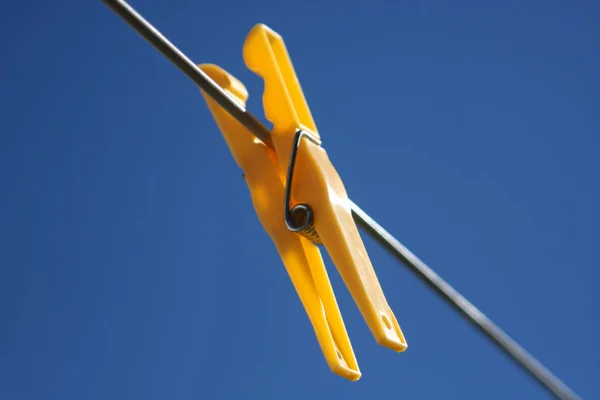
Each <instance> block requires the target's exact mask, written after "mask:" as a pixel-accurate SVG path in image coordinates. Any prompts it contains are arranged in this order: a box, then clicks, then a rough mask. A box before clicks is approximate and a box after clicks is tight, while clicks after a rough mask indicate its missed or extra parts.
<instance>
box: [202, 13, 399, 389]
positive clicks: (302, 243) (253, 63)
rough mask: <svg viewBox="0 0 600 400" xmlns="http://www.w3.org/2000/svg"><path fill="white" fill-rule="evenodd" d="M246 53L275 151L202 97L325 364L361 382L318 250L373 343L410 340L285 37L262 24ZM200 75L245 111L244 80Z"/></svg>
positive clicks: (216, 70)
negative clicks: (387, 295)
mask: <svg viewBox="0 0 600 400" xmlns="http://www.w3.org/2000/svg"><path fill="white" fill-rule="evenodd" d="M243 54H244V60H245V62H246V65H247V66H248V67H249V68H250V70H252V71H253V72H255V73H256V74H258V75H259V76H261V77H262V78H263V80H264V83H265V90H264V95H263V106H264V111H265V116H266V118H267V119H268V120H269V121H271V122H272V123H273V130H272V133H271V139H272V142H273V146H272V148H270V147H268V146H266V145H265V144H264V143H262V142H261V141H259V140H257V139H255V138H254V137H253V136H252V134H251V133H250V132H249V131H248V130H247V129H246V128H244V127H243V126H242V125H241V124H240V123H239V122H237V121H236V120H235V119H234V118H233V117H232V116H231V115H229V114H228V113H227V112H226V111H225V110H224V109H223V108H221V106H219V105H218V104H217V103H216V102H215V101H214V100H212V99H211V98H210V97H209V96H207V95H206V94H205V93H204V92H203V95H204V98H205V99H206V101H207V103H208V106H209V108H210V110H211V112H212V113H213V116H214V117H215V120H216V122H217V125H218V126H219V128H220V130H221V132H222V134H223V136H224V137H225V140H226V142H227V144H228V146H229V148H230V150H231V152H232V155H233V157H234V159H235V160H236V162H237V164H238V166H239V167H240V168H241V169H242V170H243V171H244V176H245V179H246V183H247V185H248V188H249V190H250V194H251V197H252V201H253V204H254V207H255V209H256V213H257V215H258V217H259V219H260V221H261V223H262V225H263V227H264V229H265V230H266V231H267V233H268V234H269V235H270V237H271V239H272V240H273V242H274V244H275V246H276V247H277V250H278V252H279V254H280V256H281V258H282V260H283V263H284V265H285V267H286V269H287V271H288V274H289V276H290V278H291V280H292V283H293V284H294V287H295V288H296V291H297V293H298V295H299V297H300V299H301V301H302V304H303V305H304V308H305V310H306V312H307V314H308V316H309V319H310V321H311V322H312V324H313V328H314V330H315V334H316V336H317V340H318V341H319V344H320V346H321V350H322V352H323V354H324V356H325V359H326V360H327V362H328V364H329V367H330V368H331V370H332V371H333V372H334V373H336V374H338V375H341V376H343V377H345V378H347V379H350V380H357V379H359V378H360V376H361V373H360V370H359V368H358V364H357V361H356V357H355V355H354V352H353V349H352V345H351V343H350V340H349V338H348V334H347V331H346V328H345V326H344V322H343V319H342V316H341V313H340V310H339V307H338V305H337V301H336V299H335V294H334V292H333V289H332V287H331V283H330V281H329V277H328V275H327V271H326V269H325V266H324V263H323V260H322V258H321V253H320V250H319V247H318V246H319V245H323V246H324V247H325V248H326V249H327V252H328V253H329V255H330V257H331V259H332V260H333V262H334V264H335V265H336V267H337V269H338V271H339V272H340V274H341V276H342V279H343V280H344V282H345V284H346V286H347V287H348V289H349V291H350V293H351V295H352V297H353V299H354V301H355V302H356V304H357V306H358V307H359V309H360V312H361V314H362V315H363V318H364V319H365V321H366V322H367V324H368V326H369V328H370V330H371V332H372V334H373V336H374V337H375V340H376V341H377V343H379V344H381V345H383V346H386V347H388V348H391V349H393V350H395V351H398V352H402V351H404V350H406V348H407V344H406V340H405V339H404V335H403V333H402V330H401V329H400V326H399V325H398V322H397V320H396V317H395V316H394V313H393V312H392V310H391V309H390V307H389V305H388V303H387V301H386V299H385V296H384V294H383V290H382V289H381V286H380V284H379V281H378V279H377V276H376V274H375V272H374V270H373V266H372V265H371V261H370V260H369V256H368V255H367V252H366V249H365V247H364V244H363V242H362V240H361V237H360V234H359V232H358V228H357V227H356V224H355V223H354V220H353V218H352V214H351V208H350V202H349V199H348V196H347V194H346V190H345V188H344V185H343V183H342V181H341V179H340V177H339V175H338V173H337V172H336V170H335V168H334V167H333V165H332V164H331V162H330V160H329V157H328V156H327V153H326V151H325V150H324V149H323V147H322V146H321V138H320V135H319V133H318V130H317V127H316V125H315V122H314V120H313V118H312V115H311V112H310V109H309V107H308V104H307V102H306V100H305V98H304V94H303V92H302V88H301V86H300V83H299V81H298V78H297V76H296V73H295V71H294V67H293V65H292V62H291V60H290V57H289V55H288V52H287V49H286V47H285V43H284V41H283V39H282V38H281V36H279V35H278V34H277V33H276V32H274V31H273V30H271V29H270V28H268V27H267V26H265V25H263V24H259V25H256V26H255V27H254V28H253V29H252V30H251V31H250V33H249V34H248V36H247V38H246V42H245V44H244V51H243ZM200 68H201V69H202V70H203V71H204V72H205V73H207V74H208V75H209V76H210V77H211V78H212V79H213V80H214V81H215V82H216V83H217V84H218V85H220V86H221V87H222V88H223V89H224V90H225V91H226V92H227V93H228V94H229V95H230V96H231V97H232V98H233V99H234V100H235V101H237V102H238V103H239V104H240V105H241V106H244V107H245V102H246V100H247V98H248V92H247V90H246V88H245V87H244V85H243V84H242V83H241V82H240V81H239V80H237V79H236V78H234V77H233V76H232V75H230V74H229V73H227V72H226V71H224V70H223V69H221V68H220V67H218V66H215V65H210V64H207V65H201V66H200ZM281 207H283V212H282V209H281Z"/></svg>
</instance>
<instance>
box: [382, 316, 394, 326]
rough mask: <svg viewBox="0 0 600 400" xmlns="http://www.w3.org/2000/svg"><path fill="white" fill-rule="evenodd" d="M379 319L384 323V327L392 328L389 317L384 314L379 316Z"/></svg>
mask: <svg viewBox="0 0 600 400" xmlns="http://www.w3.org/2000/svg"><path fill="white" fill-rule="evenodd" d="M381 320H382V321H383V323H384V324H385V327H386V328H388V329H392V323H391V322H390V320H389V318H388V317H387V316H385V315H382V316H381Z"/></svg>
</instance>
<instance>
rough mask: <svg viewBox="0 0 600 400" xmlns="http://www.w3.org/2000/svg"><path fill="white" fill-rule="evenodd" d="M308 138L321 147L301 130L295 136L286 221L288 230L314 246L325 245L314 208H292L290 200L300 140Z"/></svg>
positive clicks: (289, 169)
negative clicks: (316, 223)
mask: <svg viewBox="0 0 600 400" xmlns="http://www.w3.org/2000/svg"><path fill="white" fill-rule="evenodd" d="M303 137H306V138H307V139H308V140H310V141H311V142H313V143H315V144H316V145H318V146H320V145H321V142H320V141H319V140H318V139H316V138H314V137H313V136H311V135H310V134H309V133H308V132H305V131H301V130H299V131H298V132H296V135H295V136H294V142H293V144H292V151H291V153H290V163H289V166H288V172H287V179H286V186H285V196H284V206H283V209H284V219H285V225H286V226H287V228H288V229H289V230H290V231H292V232H295V233H298V234H300V235H302V236H304V237H305V238H307V239H308V240H310V241H311V242H313V243H314V244H317V245H319V244H323V241H322V240H321V237H320V236H319V234H318V232H317V229H316V228H315V224H314V222H315V218H314V213H313V210H312V208H311V207H310V206H309V205H308V204H304V203H301V204H296V205H295V206H294V207H291V208H290V198H291V193H292V179H293V177H294V166H295V165H296V157H297V155H298V148H299V147H300V140H302V138H303Z"/></svg>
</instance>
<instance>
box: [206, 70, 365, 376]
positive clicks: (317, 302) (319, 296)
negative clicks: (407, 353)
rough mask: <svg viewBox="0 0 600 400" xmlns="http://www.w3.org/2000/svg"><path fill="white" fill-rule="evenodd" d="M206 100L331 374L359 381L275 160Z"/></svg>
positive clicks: (230, 83) (239, 95) (231, 87)
mask: <svg viewBox="0 0 600 400" xmlns="http://www.w3.org/2000/svg"><path fill="white" fill-rule="evenodd" d="M200 68H201V69H202V70H203V71H204V72H205V73H206V74H207V75H209V76H210V78H211V79H212V80H213V81H215V82H216V83H217V84H218V85H219V86H221V87H222V88H223V89H224V90H225V91H226V92H227V93H228V94H229V95H230V96H231V97H232V98H234V100H236V101H237V102H238V103H239V104H240V105H242V106H245V102H246V100H247V98H248V92H247V90H246V88H245V87H244V85H243V84H242V83H241V82H240V81H239V80H237V79H236V78H234V77H233V76H231V75H230V74H229V73H227V72H226V71H224V70H223V69H221V68H219V67H218V66H216V65H210V64H208V65H200ZM202 94H203V96H204V98H205V100H206V102H207V103H208V106H209V109H210V110H211V112H212V114H213V116H214V118H215V120H216V122H217V125H218V126H219V128H220V130H221V132H222V134H223V136H224V138H225V141H226V142H227V144H228V146H229V148H230V150H231V153H232V155H233V157H234V159H235V160H236V162H237V164H238V166H239V167H240V168H241V169H242V170H243V171H244V177H245V180H246V183H247V185H248V188H249V190H250V194H251V197H252V202H253V204H254V207H255V209H256V213H257V215H258V217H259V219H260V221H261V223H262V225H263V227H264V229H265V230H266V231H267V233H268V234H269V236H270V237H271V239H272V240H273V242H274V244H275V246H276V247H277V250H278V252H279V254H280V256H281V259H282V260H283V263H284V265H285V267H286V269H287V271H288V274H289V276H290V278H291V280H292V283H293V284H294V287H295V288H296V291H297V293H298V295H299V297H300V300H301V302H302V304H303V305H304V308H305V310H306V312H307V314H308V316H309V319H310V321H311V322H312V325H313V328H314V330H315V334H316V336H317V340H318V341H319V345H320V346H321V350H322V352H323V354H324V356H325V359H326V360H327V363H328V364H329V367H330V369H331V370H332V371H333V372H334V373H336V374H338V375H341V376H343V377H345V378H347V379H349V380H357V379H359V378H360V376H361V373H360V370H359V368H358V364H357V361H356V357H355V355H354V351H353V349H352V345H351V343H350V339H349V338H348V333H347V332H346V328H345V326H344V322H343V319H342V315H341V313H340V310H339V308H338V305H337V301H336V299H335V295H334V292H333V289H332V287H331V283H330V281H329V277H328V275H327V271H326V269H325V265H324V263H323V259H322V258H321V253H320V251H319V248H318V247H316V246H314V245H313V244H312V243H311V242H310V241H308V239H306V238H304V237H302V236H300V235H297V234H295V233H293V232H291V231H290V230H289V229H288V228H287V227H286V225H285V223H284V219H283V218H282V214H283V213H282V205H283V202H284V183H285V176H284V173H283V172H282V170H281V169H280V168H279V165H278V161H277V156H276V154H275V153H274V151H273V150H271V149H269V148H268V147H266V146H265V145H264V144H263V143H262V142H260V141H258V140H257V139H255V138H254V137H253V136H252V134H251V133H250V132H249V131H248V130H247V129H246V128H244V127H243V126H242V125H241V124H240V123H239V122H237V121H236V120H235V119H234V118H233V117H231V115H229V114H228V113H227V112H226V111H225V110H224V109H223V108H221V106H219V105H218V104H217V103H216V102H215V101H214V100H212V99H211V98H210V97H209V96H207V95H206V94H205V93H204V92H202ZM281 334H282V335H285V332H281Z"/></svg>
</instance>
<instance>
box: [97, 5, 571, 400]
mask: <svg viewBox="0 0 600 400" xmlns="http://www.w3.org/2000/svg"><path fill="white" fill-rule="evenodd" d="M103 2H104V3H105V4H106V5H107V6H108V7H110V8H111V9H112V10H113V11H114V12H115V13H116V14H117V15H119V16H120V17H121V18H122V19H123V20H125V22H127V23H128V24H129V25H130V26H131V27H132V28H133V29H134V30H136V31H137V32H138V33H139V34H140V35H141V36H142V37H143V38H144V39H146V40H147V41H148V42H149V43H150V44H151V45H153V46H154V47H155V48H156V49H157V50H158V51H159V52H160V53H161V54H162V55H163V56H165V57H166V58H167V59H169V60H170V61H171V62H172V63H173V64H174V65H175V66H176V67H177V68H178V69H179V70H181V71H182V72H183V73H184V74H186V75H187V76H188V77H189V78H190V79H191V80H192V81H193V82H194V83H195V84H196V85H198V86H199V87H200V88H201V89H202V90H203V91H204V92H205V93H206V94H208V95H209V96H210V97H211V98H212V99H213V100H215V101H216V102H217V103H218V104H219V105H220V106H221V107H223V108H224V109H225V110H226V111H227V112H229V113H230V114H231V115H232V116H233V117H234V118H235V119H236V120H237V121H238V122H240V123H241V124H242V125H244V126H245V127H246V128H247V129H248V130H249V131H250V132H252V134H253V135H254V136H256V137H257V138H258V139H259V140H261V141H262V142H264V143H265V144H266V145H267V146H269V147H270V148H273V142H272V140H271V132H270V131H269V130H268V129H267V128H266V127H265V126H264V125H263V124H262V123H261V122H260V121H259V120H258V119H256V117H254V116H253V115H252V114H251V113H250V112H248V111H247V110H246V109H245V108H244V107H242V106H241V105H239V104H238V103H237V102H236V101H234V100H233V99H232V98H231V97H230V96H229V94H227V92H225V91H224V90H223V89H222V88H221V87H220V86H219V85H217V84H216V83H215V82H214V81H213V80H212V79H211V78H210V77H209V76H208V75H207V74H205V73H204V72H203V71H202V70H201V69H200V68H198V66H197V65H196V64H195V63H194V62H192V61H191V60H190V59H189V58H188V57H187V56H186V55H185V54H184V53H182V52H181V51H180V50H179V49H178V48H177V47H175V45H173V44H172V43H171V42H170V41H169V40H168V39H167V38H166V37H164V36H163V35H162V34H161V33H160V32H159V31H158V30H157V29H156V28H155V27H154V26H152V24H150V23H149V22H148V21H147V20H146V19H144V17H142V16H141V15H140V14H139V13H138V12H137V11H135V10H134V9H133V8H132V7H131V6H130V5H129V4H127V2H125V1H123V0H103ZM351 206H352V215H353V217H354V219H355V221H356V223H357V224H358V225H360V226H361V227H362V228H363V229H364V230H365V231H366V232H367V233H368V234H369V235H370V236H371V237H372V238H373V239H374V240H376V241H377V242H378V243H379V244H381V246H382V247H384V248H385V249H387V250H388V251H389V252H390V253H391V254H392V255H393V256H394V257H396V258H397V259H398V260H399V261H401V263H402V264H403V265H405V266H406V267H408V268H409V269H410V270H411V271H412V272H413V273H415V274H416V275H417V277H419V278H420V279H421V280H422V281H423V282H425V283H426V284H427V285H428V286H429V287H430V288H431V289H433V291H434V292H435V293H437V294H438V295H439V296H440V297H441V298H442V299H444V300H445V301H446V302H447V303H448V304H450V305H451V306H453V307H454V309H455V310H456V311H458V312H459V313H460V314H461V315H462V316H464V317H465V318H466V319H467V320H468V321H469V322H471V323H472V324H473V325H474V326H476V327H477V328H478V329H479V330H480V332H481V333H483V334H485V335H486V336H487V337H488V338H489V339H490V340H491V341H492V342H493V343H494V344H496V345H497V346H498V347H499V348H500V349H501V350H503V351H504V352H505V353H506V354H507V355H508V356H510V358H512V360H513V361H515V362H516V363H517V364H518V365H519V366H520V367H521V368H523V369H524V370H525V371H526V372H528V373H529V374H530V375H531V376H532V377H533V378H535V379H536V380H537V382H538V383H540V384H541V385H542V387H543V388H544V389H546V390H548V392H549V393H551V394H553V395H554V396H555V397H556V398H558V399H564V400H575V399H579V396H577V395H576V394H575V393H574V392H573V391H572V390H571V389H570V388H569V387H568V386H566V385H565V384H564V383H563V382H562V381H561V380H560V379H559V378H558V377H556V376H555V375H553V374H552V373H551V372H550V371H549V370H548V369H547V368H545V367H544V366H543V365H542V364H541V363H540V362H539V361H537V360H536V359H535V358H534V357H533V356H532V355H531V354H529V353H528V352H527V351H526V350H525V349H523V348H522V347H521V346H519V344H518V343H517V342H515V341H514V340H513V339H512V338H511V337H510V336H508V335H507V334H506V333H505V332H504V331H503V330H502V329H500V328H499V327H498V326H497V325H496V324H494V323H493V322H492V321H491V320H490V319H489V318H488V317H486V316H485V315H484V314H483V313H482V312H481V311H479V310H478V309H477V308H476V307H475V306H474V305H473V304H471V303H470V302H469V301H468V300H467V299H466V298H465V297H464V296H462V295H461V294H460V293H459V292H457V291H456V290H455V289H454V288H453V287H452V286H450V285H449V284H448V283H447V282H446V281H444V280H443V279H442V278H441V277H440V276H439V275H437V274H436V273H435V272H434V271H433V270H432V269H431V268H429V267H428V266H427V265H426V264H425V263H424V262H423V261H421V260H420V259H419V258H417V256H415V255H414V254H413V253H412V252H411V251H410V250H408V249H407V248H406V247H405V246H404V245H402V243H400V242H399V241H398V240H397V239H396V238H394V237H393V236H392V235H391V234H390V233H389V232H388V231H386V230H385V229H384V228H383V227H382V226H381V225H379V224H378V223H377V222H376V221H375V220H374V219H373V218H371V217H370V216H369V215H368V214H367V213H366V212H364V211H363V210H362V209H361V208H360V207H358V206H357V205H356V204H355V203H354V202H352V201H351Z"/></svg>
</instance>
